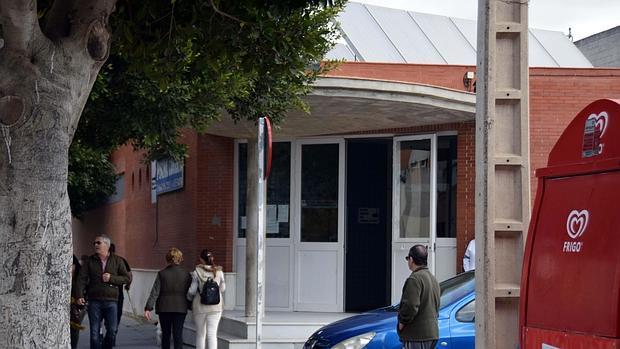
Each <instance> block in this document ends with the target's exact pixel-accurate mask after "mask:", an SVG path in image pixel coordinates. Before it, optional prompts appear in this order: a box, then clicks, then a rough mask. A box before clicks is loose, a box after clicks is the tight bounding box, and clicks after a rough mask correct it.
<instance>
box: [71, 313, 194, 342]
mask: <svg viewBox="0 0 620 349" xmlns="http://www.w3.org/2000/svg"><path fill="white" fill-rule="evenodd" d="M83 324H84V325H85V326H86V328H85V329H84V330H83V331H80V341H79V342H78V349H89V348H90V338H89V332H88V316H86V317H85V318H84V322H83ZM183 347H184V348H193V347H189V346H183ZM115 348H139V349H158V348H159V346H157V339H156V333H155V325H153V324H149V323H145V322H143V321H137V320H136V319H135V318H134V317H133V316H131V315H128V314H125V315H123V317H122V318H121V324H120V327H119V329H118V335H117V337H116V347H115Z"/></svg>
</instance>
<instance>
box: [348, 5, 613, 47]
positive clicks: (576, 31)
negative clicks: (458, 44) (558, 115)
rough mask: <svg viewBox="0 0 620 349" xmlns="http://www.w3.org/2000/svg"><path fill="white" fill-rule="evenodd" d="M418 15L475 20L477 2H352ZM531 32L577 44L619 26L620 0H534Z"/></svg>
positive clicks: (530, 14)
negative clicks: (569, 38)
mask: <svg viewBox="0 0 620 349" xmlns="http://www.w3.org/2000/svg"><path fill="white" fill-rule="evenodd" d="M350 1H354V2H361V3H366V4H371V5H377V6H384V7H392V8H401V9H407V10H411V11H415V12H423V13H432V14H437V15H443V16H449V17H457V18H465V19H474V20H475V19H476V17H477V15H478V14H477V7H478V0H350ZM529 22H530V23H529V24H530V27H531V28H537V29H548V30H556V31H561V32H563V33H564V34H568V28H572V30H571V33H572V35H573V38H574V40H575V41H576V40H579V39H583V38H584V37H587V36H590V35H592V34H596V33H599V32H601V31H604V30H607V29H610V28H613V27H616V26H618V25H620V0H532V1H530V3H529Z"/></svg>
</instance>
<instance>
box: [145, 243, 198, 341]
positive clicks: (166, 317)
mask: <svg viewBox="0 0 620 349" xmlns="http://www.w3.org/2000/svg"><path fill="white" fill-rule="evenodd" d="M182 261H183V253H182V252H181V251H179V250H178V249H177V248H174V247H173V248H171V249H170V251H168V253H167V254H166V262H167V263H168V266H167V267H166V268H164V269H162V270H160V271H159V273H157V278H156V279H155V283H154V284H153V288H152V289H151V295H150V296H149V299H148V301H147V302H146V306H145V307H144V317H145V318H146V319H147V320H149V321H150V320H151V311H152V310H153V305H155V311H156V312H157V315H159V323H160V325H161V347H162V349H169V348H170V332H172V338H173V340H174V349H182V348H183V324H184V323H185V315H187V301H186V300H185V296H186V295H187V290H188V289H189V285H190V283H191V282H192V279H191V278H190V276H189V273H188V272H187V270H185V269H184V268H183V267H181V266H180V265H179V264H181V262H182Z"/></svg>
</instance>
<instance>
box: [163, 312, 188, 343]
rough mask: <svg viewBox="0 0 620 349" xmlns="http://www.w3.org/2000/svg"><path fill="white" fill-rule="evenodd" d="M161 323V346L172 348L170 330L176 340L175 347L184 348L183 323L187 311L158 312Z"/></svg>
mask: <svg viewBox="0 0 620 349" xmlns="http://www.w3.org/2000/svg"><path fill="white" fill-rule="evenodd" d="M157 315H158V316H159V323H160V325H161V348H162V349H170V332H172V338H173V340H174V349H183V324H184V323H185V315H187V314H185V313H158V314H157Z"/></svg>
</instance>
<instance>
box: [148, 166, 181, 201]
mask: <svg viewBox="0 0 620 349" xmlns="http://www.w3.org/2000/svg"><path fill="white" fill-rule="evenodd" d="M183 176H184V172H183V163H179V162H177V161H176V160H174V159H172V158H167V159H162V160H157V161H156V172H155V191H156V193H157V195H159V194H163V193H167V192H170V191H173V190H177V189H181V188H183Z"/></svg>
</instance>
